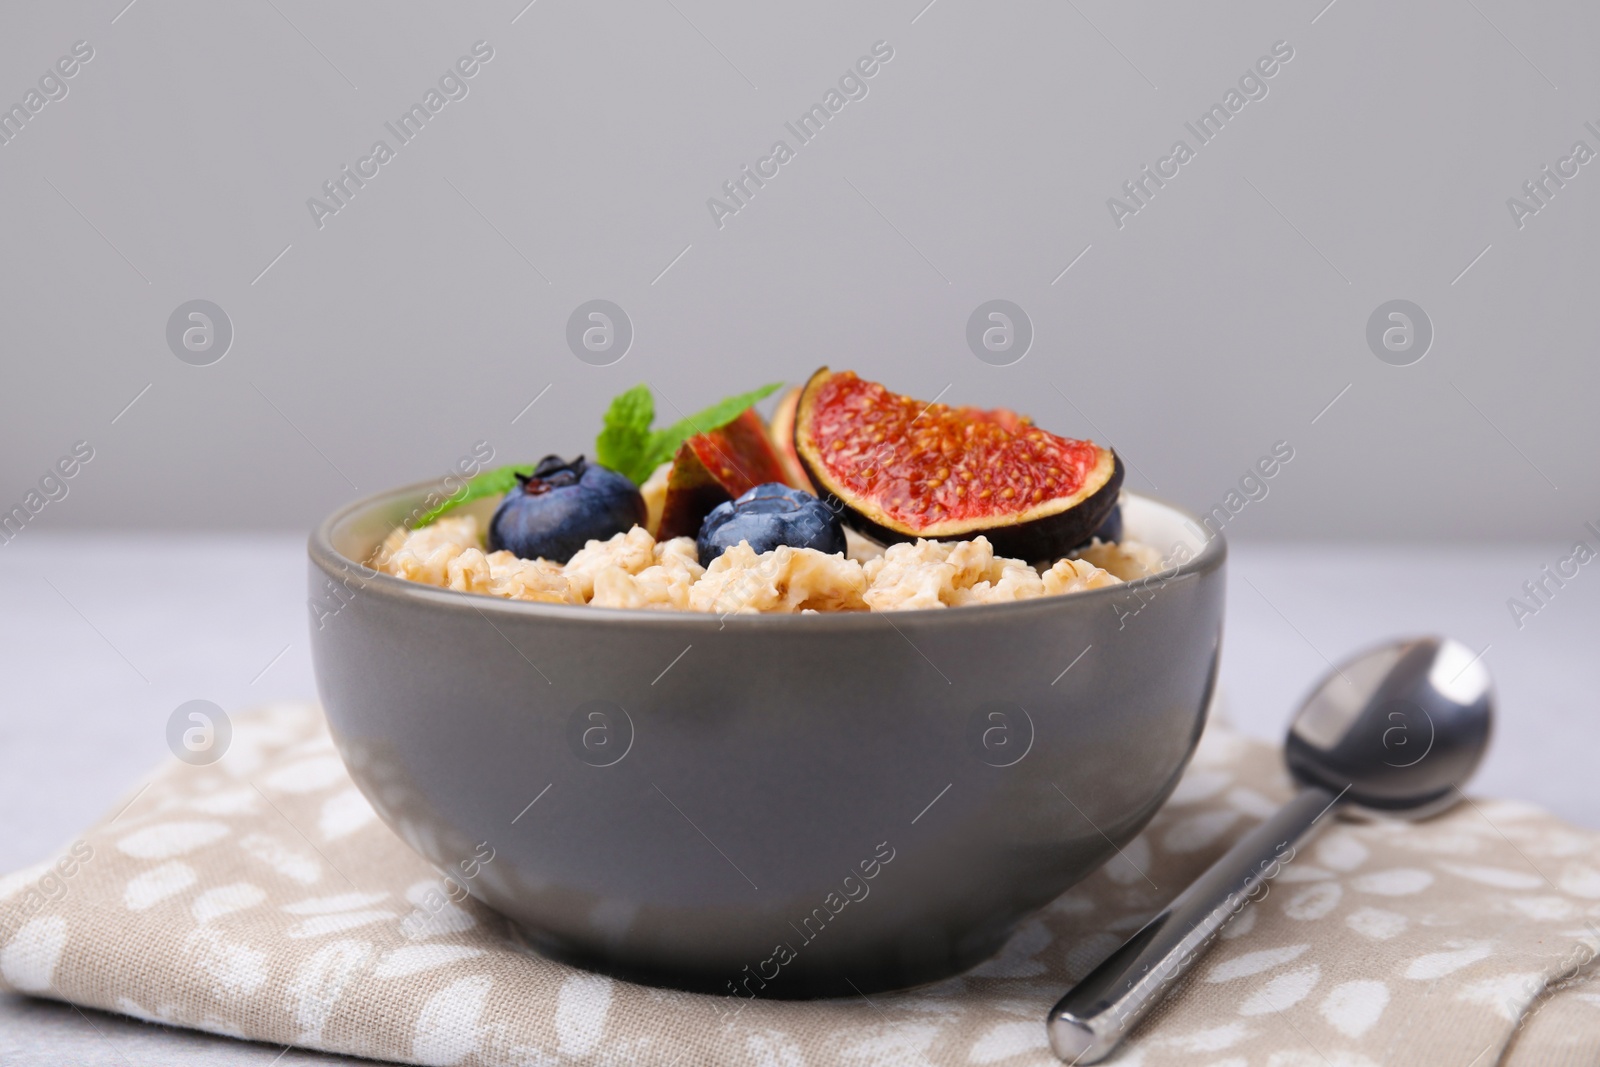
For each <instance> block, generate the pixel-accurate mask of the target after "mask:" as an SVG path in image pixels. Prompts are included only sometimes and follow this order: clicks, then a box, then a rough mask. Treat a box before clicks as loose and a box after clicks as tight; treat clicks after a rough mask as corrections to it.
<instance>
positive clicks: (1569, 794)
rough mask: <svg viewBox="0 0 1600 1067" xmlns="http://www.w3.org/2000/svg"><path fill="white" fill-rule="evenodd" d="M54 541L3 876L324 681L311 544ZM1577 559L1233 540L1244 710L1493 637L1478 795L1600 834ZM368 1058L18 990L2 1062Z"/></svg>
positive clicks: (23, 671) (3, 636)
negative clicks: (1537, 581) (168, 766)
mask: <svg viewBox="0 0 1600 1067" xmlns="http://www.w3.org/2000/svg"><path fill="white" fill-rule="evenodd" d="M37 534H38V535H37V536H35V532H32V531H30V532H28V533H27V534H26V535H25V536H23V537H19V538H18V539H17V540H16V541H14V542H12V543H11V544H8V545H5V546H4V547H0V604H4V606H5V610H4V611H3V613H0V665H3V667H4V675H3V677H4V679H5V692H4V696H3V698H0V813H3V814H0V873H4V872H6V871H10V870H14V869H16V868H19V867H23V866H26V865H27V864H30V863H33V862H36V861H38V860H40V859H43V858H45V857H46V856H47V855H49V854H50V852H51V851H52V850H54V849H55V848H57V847H58V846H60V845H62V844H63V843H65V842H66V841H68V840H70V839H71V837H72V836H73V835H74V834H75V833H76V832H77V831H78V830H79V829H81V828H82V827H84V826H86V825H88V824H89V823H90V822H92V821H93V820H95V819H96V818H98V817H99V816H101V815H102V814H104V813H106V812H108V811H110V810H112V809H113V808H114V806H115V805H116V803H117V800H118V798H119V797H120V796H122V795H123V794H124V793H125V792H126V791H127V790H128V789H129V787H130V786H131V785H132V784H133V783H134V782H135V781H136V779H138V778H139V777H140V776H141V775H142V774H144V773H145V772H146V771H147V770H149V769H150V768H151V767H153V766H154V765H155V764H157V763H158V762H160V761H161V760H162V759H164V758H169V757H168V754H167V751H166V745H165V740H164V729H165V724H166V720H167V716H168V715H169V714H170V713H171V712H172V710H173V709H174V708H175V707H177V706H178V705H179V704H181V703H183V702H184V701H187V700H192V699H195V698H197V697H203V698H205V699H208V700H213V701H215V702H217V703H218V704H220V705H222V707H223V708H225V709H235V708H243V707H246V706H248V705H250V704H252V703H258V702H261V701H266V700H273V699H282V698H310V697H313V696H314V695H315V687H314V685H313V682H312V678H311V661H310V656H309V652H308V648H307V639H306V625H307V618H308V615H307V611H306V606H305V568H304V552H303V541H302V539H301V538H299V537H289V536H262V537H226V538H224V537H198V536H197V537H190V538H177V539H175V538H172V537H158V536H155V535H145V536H135V535H129V534H125V533H119V534H115V535H112V534H105V535H72V536H65V535H62V536H46V534H47V531H38V532H37ZM1563 554H1564V551H1563V548H1562V546H1559V545H1538V544H1522V545H1508V546H1496V547H1482V546H1480V547H1426V548H1424V547H1405V548H1398V547H1358V548H1351V547H1334V546H1316V545H1296V546H1284V545H1264V544H1243V545H1235V546H1234V547H1233V557H1232V561H1231V564H1230V577H1229V590H1228V595H1229V604H1228V629H1227V635H1226V638H1225V649H1224V658H1223V670H1222V676H1221V677H1222V687H1223V691H1224V694H1225V708H1226V714H1227V716H1228V717H1229V718H1230V719H1231V720H1232V721H1233V722H1234V723H1235V724H1236V725H1237V726H1238V727H1239V728H1241V729H1242V730H1244V731H1246V732H1247V733H1250V734H1253V735H1256V736H1259V737H1264V738H1276V737H1278V736H1279V734H1280V733H1281V731H1282V728H1283V725H1284V723H1285V721H1286V719H1287V717H1288V715H1289V714H1290V712H1291V711H1292V709H1293V708H1294V707H1295V705H1296V704H1297V702H1298V701H1299V699H1300V697H1301V696H1302V695H1303V693H1304V691H1305V689H1306V688H1307V687H1308V686H1309V685H1310V684H1312V683H1313V682H1314V681H1315V680H1316V678H1317V677H1318V676H1320V675H1321V674H1322V673H1323V672H1324V671H1326V670H1327V669H1328V660H1330V659H1331V660H1337V659H1339V658H1341V657H1343V656H1345V655H1346V654H1348V653H1349V652H1351V651H1353V650H1354V649H1356V648H1359V647H1360V646H1362V645H1365V644H1368V643H1371V642H1373V641H1375V640H1379V639H1381V638H1384V637H1387V636H1390V635H1396V634H1406V633H1417V632H1445V633H1448V634H1450V635H1452V636H1455V637H1457V638H1459V639H1460V640H1462V641H1464V642H1466V643H1467V644H1469V645H1471V647H1472V648H1473V649H1474V650H1480V649H1485V648H1487V651H1485V652H1484V660H1485V662H1486V663H1488V664H1489V667H1490V669H1491V671H1492V672H1493V674H1494V676H1495V679H1496V683H1497V686H1498V690H1499V697H1500V705H1499V714H1500V718H1499V722H1498V727H1497V732H1496V736H1495V740H1494V747H1493V749H1492V751H1491V753H1490V755H1489V758H1488V760H1487V761H1486V763H1485V765H1484V767H1483V768H1482V770H1481V771H1480V773H1479V776H1478V778H1477V780H1476V782H1475V783H1474V791H1475V792H1477V793H1480V794H1484V795H1495V796H1507V797H1518V798H1522V799H1525V800H1530V801H1533V802H1535V803H1538V804H1541V805H1543V806H1545V807H1547V808H1549V809H1551V810H1553V811H1555V812H1556V813H1557V814H1559V815H1561V816H1562V817H1564V818H1566V819H1568V820H1570V821H1571V822H1574V823H1577V824H1580V825H1583V826H1588V827H1596V828H1600V788H1596V786H1595V779H1594V768H1593V753H1594V752H1595V750H1596V748H1597V746H1600V717H1597V716H1596V715H1595V709H1596V700H1595V694H1596V693H1600V610H1597V609H1600V575H1590V574H1588V573H1587V571H1588V569H1587V568H1585V569H1584V570H1583V571H1580V573H1579V575H1578V577H1577V578H1575V579H1573V580H1571V581H1570V582H1568V583H1567V585H1566V586H1565V587H1564V588H1562V589H1560V590H1559V591H1557V593H1556V595H1555V596H1554V597H1552V598H1550V600H1549V603H1548V604H1547V606H1545V607H1543V608H1541V609H1540V610H1539V611H1538V613H1537V614H1536V615H1534V616H1532V617H1529V618H1525V619H1523V625H1522V626H1521V628H1520V629H1519V628H1518V626H1517V624H1516V622H1515V620H1514V619H1513V616H1512V613H1511V611H1510V609H1509V608H1508V607H1507V603H1506V602H1507V600H1508V598H1510V597H1513V596H1520V595H1522V584H1523V583H1524V582H1525V581H1527V580H1529V579H1533V578H1537V577H1538V576H1539V572H1540V569H1541V568H1542V567H1544V566H1545V565H1546V564H1551V563H1554V561H1555V560H1557V559H1558V558H1560V557H1561V556H1562V555H1563ZM280 1053H281V1058H278V1059H276V1060H274V1057H279V1056H280ZM358 1062H368V1061H357V1060H346V1059H342V1058H339V1057H329V1056H322V1055H318V1054H315V1053H307V1052H302V1051H300V1050H298V1049H293V1050H287V1051H285V1050H282V1049H281V1048H278V1047H269V1046H265V1045H247V1044H244V1043H241V1042H235V1041H230V1040H228V1039H225V1038H216V1037H210V1036H208V1035H203V1034H194V1033H189V1032H185V1031H177V1030H168V1029H164V1028H161V1027H155V1026H149V1025H146V1024H144V1023H139V1022H135V1021H133V1020H129V1019H124V1018H121V1017H117V1016H113V1015H107V1014H103V1013H100V1012H79V1011H78V1010H77V1009H75V1008H72V1007H68V1006H64V1005H60V1004H56V1003H52V1002H46V1001H38V1000H31V999H27V998H21V997H0V1063H4V1064H7V1065H16V1067H34V1065H40V1067H43V1065H50V1067H55V1065H60V1064H67V1063H71V1064H82V1065H86V1067H87V1065H100V1064H107V1065H111V1064H119V1065H129V1064H133V1065H145V1064H150V1065H156V1064H160V1065H163V1067H166V1065H173V1067H178V1065H200V1064H206V1065H209V1064H241V1065H249V1064H259V1065H262V1067H267V1065H270V1064H274V1063H276V1064H277V1065H278V1067H291V1065H294V1064H313V1063H358Z"/></svg>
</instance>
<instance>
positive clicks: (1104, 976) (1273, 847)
mask: <svg viewBox="0 0 1600 1067" xmlns="http://www.w3.org/2000/svg"><path fill="white" fill-rule="evenodd" d="M1337 799H1338V798H1337V797H1335V796H1334V794H1332V793H1330V792H1328V791H1327V790H1324V789H1318V788H1315V787H1308V788H1305V789H1302V790H1301V791H1300V792H1299V793H1297V794H1296V795H1295V796H1294V798H1293V799H1292V800H1290V801H1289V802H1288V803H1287V804H1285V805H1284V806H1283V807H1281V808H1279V809H1278V810H1277V812H1275V813H1274V814H1273V815H1272V817H1271V818H1269V819H1267V820H1266V821H1265V822H1263V823H1262V824H1261V825H1260V826H1257V827H1256V828H1255V829H1254V830H1252V831H1250V832H1249V833H1248V834H1246V835H1245V836H1244V837H1242V838H1241V839H1240V840H1239V841H1238V842H1237V843H1236V844H1235V845H1234V846H1233V847H1232V848H1230V849H1229V850H1228V851H1227V852H1226V853H1225V854H1224V855H1223V856H1222V858H1221V859H1219V860H1217V861H1216V862H1215V863H1213V864H1212V865H1211V866H1210V867H1209V868H1207V869H1206V872H1205V873H1204V874H1202V875H1201V876H1200V877H1199V878H1198V879H1196V880H1195V881H1194V882H1193V883H1192V884H1191V885H1190V886H1189V887H1188V888H1187V889H1185V890H1184V891H1183V892H1182V893H1180V894H1178V896H1177V898H1176V899H1175V900H1173V902H1172V903H1171V904H1168V905H1167V906H1166V908H1164V909H1162V911H1161V912H1160V914H1158V915H1157V916H1156V917H1155V918H1153V919H1151V920H1150V921H1149V922H1147V923H1145V925H1144V926H1143V927H1141V928H1140V930H1139V932H1138V933H1136V934H1134V935H1133V937H1131V938H1130V939H1129V940H1128V941H1127V942H1126V943H1125V944H1124V945H1123V946H1122V947H1121V948H1119V949H1117V951H1115V952H1113V953H1112V954H1111V955H1110V956H1109V957H1108V958H1107V959H1106V960H1105V962H1103V963H1101V964H1100V966H1098V967H1096V968H1095V969H1094V970H1093V971H1092V972H1090V974H1089V976H1088V977H1086V978H1085V979H1084V980H1083V981H1081V982H1079V983H1078V984H1077V985H1075V986H1073V987H1072V989H1071V990H1070V991H1069V992H1068V993H1067V995H1066V996H1064V997H1062V998H1061V999H1060V1000H1059V1001H1057V1002H1056V1006H1055V1007H1054V1008H1052V1009H1050V1015H1049V1017H1048V1021H1047V1022H1046V1026H1047V1028H1048V1030H1049V1034H1050V1047H1051V1049H1053V1050H1054V1052H1055V1054H1056V1055H1057V1056H1059V1057H1060V1058H1061V1059H1063V1060H1066V1061H1067V1062H1069V1063H1073V1064H1088V1063H1099V1062H1100V1061H1101V1060H1103V1059H1105V1058H1106V1057H1107V1056H1109V1055H1111V1053H1112V1051H1114V1050H1115V1049H1116V1047H1117V1045H1118V1044H1120V1043H1121V1042H1122V1039H1123V1038H1124V1037H1126V1036H1127V1035H1128V1034H1129V1032H1131V1031H1132V1030H1133V1028H1134V1027H1135V1026H1137V1025H1138V1024H1139V1020H1140V1019H1142V1018H1143V1017H1144V1015H1145V1013H1146V1012H1148V1011H1149V1010H1150V1009H1151V1008H1153V1007H1155V1006H1156V1005H1157V1004H1158V1003H1160V1001H1161V998H1162V997H1163V996H1164V995H1165V994H1166V991H1167V988H1168V986H1169V984H1170V983H1171V982H1174V981H1176V980H1177V979H1178V978H1179V977H1180V976H1181V975H1183V974H1184V973H1185V972H1186V971H1188V970H1189V968H1190V967H1192V966H1193V965H1194V963H1195V961H1196V960H1197V959H1198V958H1199V957H1200V954H1201V953H1202V952H1204V951H1205V950H1206V948H1208V947H1209V946H1210V944H1211V942H1212V940H1213V939H1214V938H1215V937H1216V935H1217V932H1218V931H1220V930H1221V929H1222V928H1223V927H1224V926H1225V925H1227V923H1228V920H1230V919H1232V918H1233V917H1234V916H1235V915H1236V914H1238V913H1239V911H1240V910H1241V909H1243V908H1244V907H1245V905H1247V904H1249V903H1251V902H1252V901H1254V900H1258V899H1260V898H1261V897H1263V896H1265V895H1266V893H1267V892H1270V887H1268V886H1267V884H1266V883H1268V882H1270V881H1271V880H1272V879H1273V878H1276V877H1277V876H1278V873H1279V871H1281V870H1282V868H1283V865H1284V864H1286V863H1288V862H1290V861H1291V860H1292V859H1294V855H1295V850H1296V849H1298V848H1300V847H1301V846H1303V845H1304V844H1305V843H1306V842H1307V841H1309V840H1310V839H1311V837H1312V836H1313V835H1314V834H1315V833H1316V832H1317V831H1318V830H1320V829H1321V826H1322V821H1323V820H1322V817H1323V815H1324V814H1326V813H1327V811H1328V810H1329V809H1330V808H1332V807H1333V805H1334V802H1335V801H1336V800H1337Z"/></svg>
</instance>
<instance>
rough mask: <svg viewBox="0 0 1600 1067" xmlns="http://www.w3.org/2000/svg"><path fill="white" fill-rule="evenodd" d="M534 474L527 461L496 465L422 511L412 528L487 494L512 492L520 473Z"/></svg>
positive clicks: (417, 527)
mask: <svg viewBox="0 0 1600 1067" xmlns="http://www.w3.org/2000/svg"><path fill="white" fill-rule="evenodd" d="M519 473H520V474H532V473H533V468H532V467H531V466H529V465H528V464H526V463H523V464H514V465H512V466H510V467H496V468H495V469H494V470H492V471H484V472H483V473H482V474H476V475H473V476H472V477H471V478H469V479H467V484H466V485H464V486H462V487H461V489H459V490H458V491H457V492H456V493H455V495H453V496H451V497H448V498H446V499H445V500H444V501H443V502H442V503H439V504H435V505H434V506H433V507H431V508H429V509H428V510H427V511H425V512H423V513H422V517H421V518H419V519H418V520H417V521H416V524H415V525H414V526H412V527H411V528H412V529H413V530H420V529H422V527H424V526H429V525H432V524H433V522H434V521H435V520H436V519H438V518H439V516H440V515H443V514H445V513H446V512H450V511H454V510H455V509H456V508H459V507H461V506H462V505H463V504H470V503H472V502H473V501H474V500H481V499H483V498H484V497H486V496H504V495H505V494H507V493H509V492H511V490H512V489H513V488H515V487H516V484H517V475H518V474H519Z"/></svg>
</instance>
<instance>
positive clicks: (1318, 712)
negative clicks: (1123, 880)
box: [1046, 637, 1494, 1064]
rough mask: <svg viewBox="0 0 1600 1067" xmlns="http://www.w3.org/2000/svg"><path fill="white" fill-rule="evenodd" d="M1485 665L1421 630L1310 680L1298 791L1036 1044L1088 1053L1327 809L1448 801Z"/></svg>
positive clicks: (1419, 810) (1155, 997)
mask: <svg viewBox="0 0 1600 1067" xmlns="http://www.w3.org/2000/svg"><path fill="white" fill-rule="evenodd" d="M1493 703H1494V694H1493V688H1492V686H1491V683H1490V680H1489V671H1488V669H1487V668H1486V667H1484V665H1483V664H1482V663H1481V662H1479V661H1478V657H1477V656H1475V655H1474V654H1473V653H1472V650H1471V649H1468V648H1467V647H1465V646H1464V645H1461V644H1459V643H1458V642H1455V641H1451V640H1448V639H1446V638H1439V637H1421V638H1415V639H1412V640H1406V641H1396V642H1394V643H1392V644H1388V645H1384V646H1382V647H1379V648H1375V649H1372V650H1370V651H1367V652H1364V653H1362V654H1360V655H1358V656H1356V657H1354V658H1352V659H1350V660H1348V661H1347V662H1346V663H1345V664H1344V665H1343V666H1342V667H1336V668H1335V669H1334V670H1333V672H1332V673H1331V674H1329V675H1328V676H1327V677H1325V678H1324V679H1323V680H1322V681H1321V682H1320V683H1319V684H1318V686H1317V688H1316V689H1314V690H1313V691H1312V693H1311V695H1310V696H1309V697H1307V699H1306V702H1305V704H1304V705H1303V706H1302V707H1301V709H1300V713H1299V714H1298V715H1296V716H1295V719H1294V723H1293V724H1292V725H1291V726H1290V728H1289V736H1288V740H1287V742H1286V744H1285V758H1286V759H1287V761H1288V764H1289V771H1290V773H1291V774H1293V775H1294V778H1295V780H1296V781H1297V782H1298V783H1299V784H1300V792H1299V793H1297V794H1296V795H1295V797H1294V798H1293V799H1292V800H1290V801H1289V802H1288V803H1287V804H1285V805H1284V806H1283V807H1282V808H1280V809H1279V810H1278V812H1277V813H1276V814H1274V815H1273V816H1272V817H1271V818H1269V819H1267V820H1266V821H1265V822H1263V823H1262V824H1261V825H1260V826H1257V827H1256V828H1255V829H1254V830H1252V831H1251V832H1250V833H1248V834H1246V835H1245V836H1244V837H1243V838H1242V839H1240V841H1239V842H1238V843H1237V844H1235V845H1234V846H1233V847H1232V848H1231V849H1229V850H1228V852H1227V853H1226V854H1225V855H1224V856H1223V857H1222V858H1221V859H1219V860H1217V861H1216V862H1215V863H1213V864H1212V865H1211V867H1210V868H1209V869H1208V870H1207V871H1206V872H1205V873H1204V874H1202V875H1201V876H1200V877H1199V878H1198V879H1197V880H1196V881H1195V882H1194V883H1193V884H1191V885H1190V886H1189V888H1187V889H1185V890H1184V891H1183V892H1182V893H1180V894H1179V895H1178V897H1177V899H1176V900H1174V901H1173V902H1172V903H1171V904H1169V905H1167V907H1166V908H1165V909H1164V910H1163V911H1162V912H1161V913H1160V914H1159V915H1157V916H1156V917H1155V918H1153V919H1151V920H1150V921H1149V922H1148V923H1146V924H1145V925H1144V927H1143V928H1141V929H1140V930H1139V932H1138V933H1136V934H1134V935H1133V937H1132V938H1131V939H1130V940H1129V941H1128V942H1127V943H1126V944H1124V945H1123V946H1122V947H1121V948H1119V949H1117V951H1116V952H1113V953H1112V954H1111V956H1110V957H1109V958H1108V959H1107V960H1106V961H1105V962H1104V963H1102V964H1100V966H1098V967H1096V968H1095V969H1094V971H1093V972H1092V973H1090V975H1089V976H1088V977H1087V978H1085V979H1084V980H1083V981H1081V982H1079V983H1078V984H1077V985H1076V986H1074V987H1073V988H1072V990H1071V992H1069V993H1068V994H1067V995H1066V996H1064V997H1062V998H1061V1000H1060V1001H1058V1002H1057V1003H1056V1006H1055V1007H1054V1008H1052V1009H1051V1010H1050V1015H1049V1017H1048V1019H1047V1022H1046V1026H1047V1028H1048V1030H1049V1034H1050V1047H1051V1049H1053V1050H1054V1051H1055V1054H1056V1055H1057V1056H1059V1057H1060V1058H1061V1059H1063V1060H1066V1061H1068V1062H1070V1063H1074V1064H1088V1063H1099V1062H1100V1061H1101V1060H1103V1059H1105V1058H1106V1057H1107V1056H1109V1055H1111V1053H1112V1052H1113V1051H1114V1050H1115V1049H1116V1047H1117V1045H1118V1044H1119V1043H1120V1042H1121V1041H1122V1039H1123V1038H1124V1037H1126V1036H1127V1035H1128V1033H1129V1032H1131V1031H1132V1030H1133V1028H1134V1027H1135V1026H1137V1025H1138V1023H1139V1020H1140V1019H1141V1018H1143V1017H1144V1015H1145V1013H1146V1012H1148V1011H1149V1010H1150V1009H1151V1008H1153V1007H1155V1005H1156V1004H1158V1003H1159V1002H1160V1000H1161V998H1162V996H1164V995H1165V993H1166V991H1167V988H1168V986H1169V984H1170V983H1171V982H1173V981H1175V980H1176V979H1177V978H1178V977H1179V976H1181V975H1182V974H1184V972H1186V971H1187V970H1188V969H1189V968H1190V967H1191V966H1193V964H1194V962H1195V961H1196V960H1197V959H1198V958H1199V956H1200V954H1201V953H1202V952H1204V951H1205V949H1206V948H1207V947H1208V946H1209V945H1210V943H1211V941H1212V940H1213V939H1214V938H1215V937H1216V935H1217V933H1218V932H1219V931H1220V930H1221V929H1222V928H1223V926H1225V925H1226V924H1227V922H1228V920H1230V919H1232V918H1233V916H1234V915H1235V914H1237V913H1238V912H1239V911H1240V910H1241V909H1242V908H1243V907H1244V906H1245V905H1247V904H1248V903H1249V902H1250V901H1251V900H1252V899H1253V898H1254V896H1255V894H1256V893H1257V892H1258V890H1260V889H1261V888H1262V887H1263V886H1264V885H1265V884H1266V883H1267V882H1268V881H1270V880H1271V879H1272V878H1275V877H1276V876H1277V874H1278V872H1279V871H1280V870H1281V869H1282V867H1283V865H1284V864H1286V863H1289V862H1291V861H1292V860H1293V858H1294V855H1295V851H1296V850H1297V849H1299V848H1301V847H1303V846H1304V845H1305V844H1306V843H1307V842H1308V841H1310V840H1311V838H1312V836H1313V835H1315V834H1316V833H1317V831H1318V830H1320V829H1321V828H1322V826H1323V825H1325V824H1326V823H1327V822H1328V821H1329V820H1327V819H1324V818H1323V816H1324V815H1326V814H1327V813H1328V812H1329V811H1331V810H1333V809H1334V808H1335V807H1337V808H1339V809H1340V810H1342V811H1343V812H1345V813H1347V814H1355V815H1358V816H1359V815H1367V816H1371V815H1386V816H1394V817H1398V818H1403V819H1420V818H1424V817H1426V816H1428V815H1433V814H1435V813H1437V812H1440V811H1443V810H1444V809H1446V808H1448V807H1450V805H1451V804H1453V803H1454V802H1455V801H1456V800H1457V799H1458V798H1459V797H1460V796H1461V791H1460V788H1459V787H1460V785H1461V784H1462V783H1463V782H1465V781H1466V780H1467V779H1468V778H1469V777H1471V775H1472V772H1473V770H1474V769H1476V768H1477V766H1478V762H1479V760H1481V759H1482V758H1483V753H1484V750H1485V749H1486V748H1487V747H1488V744H1489V723H1490V719H1491V717H1492V708H1493Z"/></svg>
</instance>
